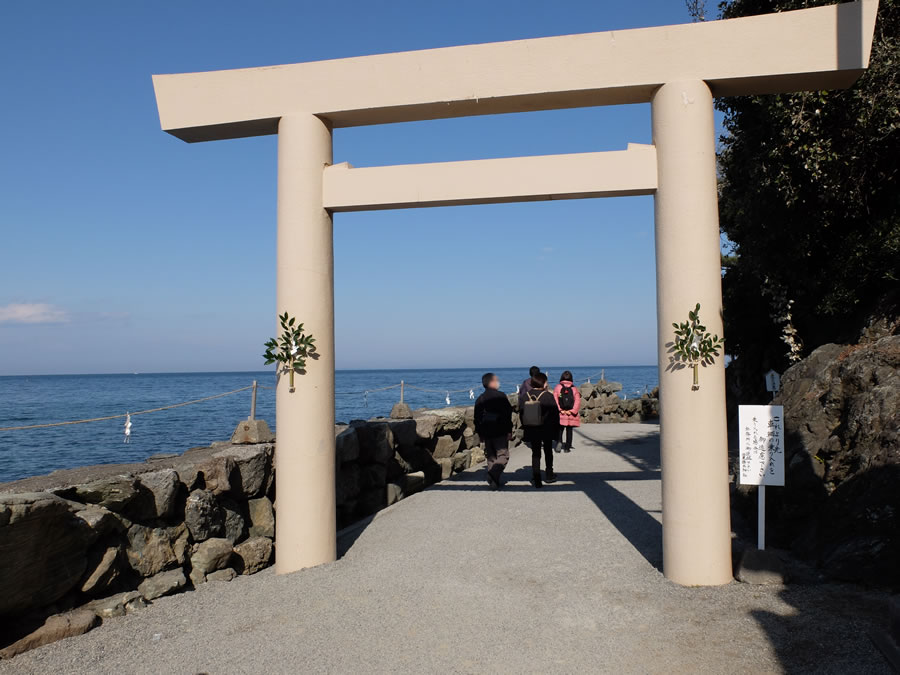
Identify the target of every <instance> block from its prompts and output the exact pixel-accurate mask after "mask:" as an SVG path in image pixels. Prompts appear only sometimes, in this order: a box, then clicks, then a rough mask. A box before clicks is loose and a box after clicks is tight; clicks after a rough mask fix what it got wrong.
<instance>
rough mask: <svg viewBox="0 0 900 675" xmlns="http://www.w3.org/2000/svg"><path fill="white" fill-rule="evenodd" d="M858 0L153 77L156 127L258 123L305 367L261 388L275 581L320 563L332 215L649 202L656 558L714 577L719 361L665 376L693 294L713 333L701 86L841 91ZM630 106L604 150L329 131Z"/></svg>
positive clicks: (713, 220)
mask: <svg viewBox="0 0 900 675" xmlns="http://www.w3.org/2000/svg"><path fill="white" fill-rule="evenodd" d="M877 9H878V1H877V0H860V1H859V2H853V3H847V4H841V5H830V6H826V7H818V8H813V9H804V10H797V11H792V12H782V13H778V14H769V15H762V16H754V17H747V18H741V19H731V20H727V21H711V22H706V23H696V24H685V25H678V26H663V27H659V28H645V29H637V30H627V31H610V32H604V33H590V34H584V35H569V36H562V37H551V38H542V39H535V40H520V41H515V42H500V43H491V44H482V45H471V46H464V47H449V48H445V49H434V50H424V51H415V52H401V53H394V54H383V55H377V56H363V57H356V58H349V59H337V60H331V61H317V62H311V63H298V64H293V65H285V66H276V67H267V68H249V69H240V70H226V71H216V72H209V73H188V74H179V75H156V76H154V78H153V82H154V87H155V89H156V98H157V104H158V107H159V115H160V121H161V124H162V128H163V129H164V130H165V131H168V132H169V133H171V134H172V135H174V136H176V137H178V138H181V139H182V140H185V141H188V142H195V141H208V140H219V139H225V138H237V137H245V136H258V135H264V134H274V133H277V134H278V260H277V271H278V299H277V307H278V312H279V313H280V312H284V311H287V312H289V313H291V314H294V315H297V316H299V317H300V318H301V319H302V320H303V321H304V323H305V324H306V326H307V327H308V328H309V329H310V330H311V331H312V333H313V334H314V335H315V336H316V339H317V346H318V351H319V359H318V360H316V361H313V362H312V363H311V364H310V367H309V372H308V373H307V374H306V375H304V376H303V378H302V380H301V384H300V386H298V387H297V390H296V391H295V392H293V393H291V392H289V391H288V383H287V381H286V380H285V379H284V378H282V379H281V380H280V381H279V383H278V387H277V394H276V422H277V429H278V448H277V451H276V457H275V463H276V481H277V485H276V489H277V500H278V517H277V520H276V540H277V542H278V557H277V561H276V568H277V571H278V572H279V573H284V572H291V571H294V570H297V569H301V568H304V567H309V566H313V565H318V564H321V563H325V562H329V561H332V560H334V559H335V557H336V533H335V485H334V478H335V466H334V462H335V444H334V426H333V424H334V259H333V237H332V213H333V212H337V211H357V210H368V209H387V208H406V207H419V206H443V205H452V204H487V203H496V202H509V201H534V200H541V199H574V198H583V197H604V196H626V195H637V194H653V195H654V200H655V218H656V270H657V271H656V275H657V322H658V356H659V364H660V366H661V368H660V374H659V375H660V404H661V419H660V423H661V434H660V444H661V453H662V511H663V513H662V517H663V566H664V573H665V575H666V576H667V577H668V578H669V579H672V580H674V581H676V582H678V583H680V584H684V585H714V584H724V583H727V582H729V581H730V580H731V543H730V522H729V495H728V465H727V450H726V447H727V434H726V422H725V378H724V366H723V364H722V359H719V360H718V361H717V362H716V363H715V364H713V365H711V366H709V367H707V368H706V370H705V372H704V374H703V387H702V388H701V389H700V390H697V391H692V389H691V376H690V374H688V371H686V370H684V371H670V370H666V369H665V365H666V364H667V361H668V353H667V351H668V349H667V346H666V345H667V343H669V342H670V341H671V339H672V337H671V328H670V327H671V325H672V323H673V322H676V321H679V320H681V319H683V317H684V315H685V314H686V313H687V311H688V310H689V309H690V308H692V307H693V306H694V305H695V304H696V303H698V302H699V303H701V304H702V306H703V308H704V312H705V323H706V325H707V326H708V328H709V330H711V331H712V332H714V333H718V334H720V335H721V334H722V317H721V311H722V294H721V276H720V255H719V224H718V205H717V195H716V155H715V138H714V134H715V127H714V121H713V96H733V95H744V94H764V93H779V92H789V91H800V90H815V89H835V88H842V87H848V86H850V85H852V84H853V83H854V82H855V81H856V79H857V78H858V77H859V76H860V75H861V74H862V72H863V71H864V70H865V69H866V67H867V66H868V63H869V54H870V50H871V45H872V37H873V33H874V27H875V17H876V13H877ZM642 102H650V103H651V106H652V124H653V145H652V146H629V149H628V150H626V151H623V152H610V153H586V154H574V155H555V156H548V157H524V158H513V159H493V160H480V161H471V162H449V163H437V164H424V165H414V166H393V167H372V168H361V169H354V168H352V167H350V166H349V165H338V166H332V130H333V129H334V128H338V127H347V126H358V125H368V124H383V123H388V122H404V121H412V120H425V119H437V118H448V117H460V116H468V115H487V114H496V113H507V112H522V111H529V110H550V109H561V108H574V107H582V106H600V105H613V104H621V103H642Z"/></svg>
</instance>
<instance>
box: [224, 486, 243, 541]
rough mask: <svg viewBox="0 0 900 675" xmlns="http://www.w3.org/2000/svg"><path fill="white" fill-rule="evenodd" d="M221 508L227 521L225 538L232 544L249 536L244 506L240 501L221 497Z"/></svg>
mask: <svg viewBox="0 0 900 675" xmlns="http://www.w3.org/2000/svg"><path fill="white" fill-rule="evenodd" d="M218 502H219V508H220V509H221V511H222V517H223V520H224V521H225V528H224V529H225V538H226V539H227V540H228V541H230V542H231V543H232V544H237V543H238V542H241V541H243V540H244V539H246V538H247V533H248V530H247V519H246V518H245V517H244V515H245V514H244V507H242V506H241V505H240V504H239V503H238V502H236V501H234V500H233V499H229V498H227V497H220V498H219V500H218Z"/></svg>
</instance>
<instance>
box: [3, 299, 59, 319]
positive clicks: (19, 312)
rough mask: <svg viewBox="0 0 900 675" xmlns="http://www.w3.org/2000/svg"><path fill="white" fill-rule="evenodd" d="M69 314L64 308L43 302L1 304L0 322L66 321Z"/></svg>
mask: <svg viewBox="0 0 900 675" xmlns="http://www.w3.org/2000/svg"><path fill="white" fill-rule="evenodd" d="M68 320H69V314H68V312H66V311H65V310H64V309H60V308H59V307H54V306H53V305H48V304H46V303H42V302H31V303H28V302H25V303H15V302H13V303H10V304H8V305H0V323H65V322H66V321H68Z"/></svg>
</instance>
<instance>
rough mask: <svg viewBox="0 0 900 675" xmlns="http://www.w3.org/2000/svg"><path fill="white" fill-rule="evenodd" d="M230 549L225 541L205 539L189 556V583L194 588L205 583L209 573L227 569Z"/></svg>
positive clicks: (229, 545) (228, 543)
mask: <svg viewBox="0 0 900 675" xmlns="http://www.w3.org/2000/svg"><path fill="white" fill-rule="evenodd" d="M231 556H232V548H231V543H230V542H229V541H228V540H227V539H207V540H206V541H204V542H203V543H202V544H198V545H197V547H196V550H195V551H194V552H193V553H192V554H191V582H193V584H194V586H197V585H199V584H202V583H203V582H204V581H206V577H207V576H208V575H209V574H210V572H215V571H216V570H220V569H223V568H225V567H228V564H229V562H230V561H231Z"/></svg>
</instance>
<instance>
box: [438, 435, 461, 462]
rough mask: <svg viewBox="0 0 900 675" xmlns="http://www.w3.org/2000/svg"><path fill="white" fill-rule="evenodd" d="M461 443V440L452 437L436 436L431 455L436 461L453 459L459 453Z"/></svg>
mask: <svg viewBox="0 0 900 675" xmlns="http://www.w3.org/2000/svg"><path fill="white" fill-rule="evenodd" d="M462 443H463V442H462V439H461V438H456V439H454V438H453V437H452V436H438V437H437V438H436V439H435V443H434V450H433V451H432V453H431V454H432V455H433V457H434V458H435V459H437V460H441V459H447V458H448V457H453V455H455V454H456V453H457V452H459V449H460V447H461V446H462Z"/></svg>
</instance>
